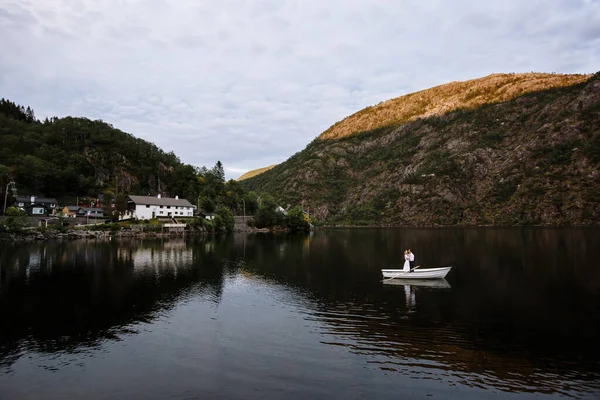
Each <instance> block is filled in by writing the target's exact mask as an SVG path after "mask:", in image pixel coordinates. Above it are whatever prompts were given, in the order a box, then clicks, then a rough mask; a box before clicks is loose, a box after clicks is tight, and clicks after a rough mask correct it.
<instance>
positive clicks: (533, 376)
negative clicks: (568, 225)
mask: <svg viewBox="0 0 600 400" xmlns="http://www.w3.org/2000/svg"><path fill="white" fill-rule="evenodd" d="M406 237H409V238H410V241H411V244H410V245H407V246H402V245H398V243H407V242H408V240H407V239H405V238H406ZM305 241H306V238H305V237H295V236H285V235H280V236H277V235H275V236H269V235H247V237H245V240H244V242H245V243H244V244H245V255H246V256H245V259H246V260H247V265H246V267H245V268H246V269H247V270H248V271H250V272H252V273H254V274H255V275H257V276H263V277H267V278H269V280H271V281H273V280H275V281H278V282H280V283H281V284H283V285H285V286H287V287H292V288H296V289H297V290H298V294H299V295H300V296H301V297H303V298H304V300H303V301H304V303H303V304H302V306H303V307H306V308H308V309H309V310H310V312H309V314H310V317H309V318H312V319H315V320H317V321H319V322H321V323H323V326H324V328H323V333H325V334H326V335H327V336H329V337H330V338H328V339H326V340H327V341H328V343H331V344H339V345H343V346H347V347H348V348H350V349H352V351H355V352H359V353H364V354H367V355H369V354H373V355H377V357H374V358H375V359H374V361H373V362H374V363H379V364H378V365H379V366H380V367H381V368H385V369H395V370H399V371H402V372H407V371H410V370H411V368H413V367H415V368H425V369H426V370H427V369H428V370H429V371H430V372H431V374H432V375H435V374H443V373H444V371H446V370H450V371H457V374H459V375H460V374H463V375H464V376H465V379H467V378H466V377H467V376H469V379H472V378H473V376H475V375H479V378H480V379H481V380H482V381H481V382H480V384H481V385H483V386H485V385H492V386H495V387H498V388H501V389H502V390H508V391H510V390H518V391H542V392H543V391H548V392H552V393H561V390H562V389H561V385H564V384H566V382H567V381H569V380H574V381H578V382H580V383H581V382H582V381H588V382H584V383H583V387H584V388H585V387H587V388H588V389H590V388H593V389H594V390H598V389H600V384H599V383H598V381H599V380H598V378H599V377H600V367H599V365H598V360H600V347H598V346H595V345H594V343H596V340H597V338H598V337H599V336H600V332H599V324H598V320H597V319H596V320H593V319H591V320H590V318H589V316H590V315H592V316H593V315H597V313H596V312H595V311H594V308H595V307H597V306H598V299H597V294H596V293H597V290H598V283H599V282H600V279H599V278H600V275H599V274H600V271H599V270H598V269H597V268H595V265H591V262H592V261H593V260H596V259H597V258H598V257H597V255H600V254H598V251H599V250H600V246H598V245H600V243H599V241H600V238H598V237H597V235H594V232H593V231H586V230H545V229H456V230H454V229H443V230H440V229H411V230H369V229H355V230H345V231H341V230H340V231H336V230H332V231H323V232H318V233H317V234H316V235H314V236H313V237H312V238H311V239H310V251H307V250H306V249H307V245H306V243H305ZM283 242H285V246H282V243H283ZM241 243H242V240H238V241H237V242H236V243H235V246H236V249H237V251H238V254H240V248H241ZM409 246H410V247H411V248H412V249H413V250H415V252H417V257H418V260H419V261H418V262H420V263H423V264H424V265H432V266H434V265H443V264H451V265H454V266H455V268H454V270H453V271H452V273H451V274H450V275H449V276H448V280H449V281H451V283H452V290H447V291H440V290H435V289H428V288H421V287H417V288H414V289H413V292H411V293H410V297H409V298H408V303H409V306H412V296H413V295H414V296H415V300H416V306H415V307H414V308H415V310H416V312H415V313H412V314H408V313H407V312H406V310H407V308H409V307H407V305H406V304H405V303H406V301H407V300H406V296H405V293H404V291H403V289H402V287H401V286H400V287H383V288H382V285H381V283H380V279H381V275H380V271H379V270H380V269H381V268H383V267H386V266H388V265H390V264H391V263H392V262H393V260H400V259H401V255H402V251H403V248H404V247H409ZM282 248H284V249H285V252H284V256H283V257H282V252H281V249H282ZM417 249H419V250H417ZM307 289H308V291H307ZM331 337H332V338H331ZM381 357H383V358H384V361H383V362H382V361H381ZM548 360H552V361H551V362H548ZM574 370H577V371H574ZM541 371H543V373H541V374H540V372H541ZM584 372H585V373H584ZM551 375H555V377H554V378H553V379H549V378H547V377H548V376H551ZM544 376H545V377H546V378H544ZM467 384H472V385H477V383H476V382H467ZM570 390H573V389H572V388H571V389H570ZM590 390H591V389H590Z"/></svg>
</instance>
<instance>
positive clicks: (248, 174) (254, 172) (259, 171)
mask: <svg viewBox="0 0 600 400" xmlns="http://www.w3.org/2000/svg"><path fill="white" fill-rule="evenodd" d="M275 165H277V164H273V165H269V166H268V167H263V168H258V169H253V170H252V171H248V172H246V173H245V174H244V175H242V176H240V177H239V178H237V180H238V181H243V180H244V179H248V178H252V177H253V176H256V175H258V174H262V173H263V172H265V171H268V170H270V169H271V168H273V167H274V166H275Z"/></svg>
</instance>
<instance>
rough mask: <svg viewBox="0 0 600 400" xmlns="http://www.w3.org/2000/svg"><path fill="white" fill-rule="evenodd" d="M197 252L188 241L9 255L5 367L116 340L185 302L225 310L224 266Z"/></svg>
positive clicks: (2, 308) (69, 245) (2, 272)
mask: <svg viewBox="0 0 600 400" xmlns="http://www.w3.org/2000/svg"><path fill="white" fill-rule="evenodd" d="M193 249H194V248H190V247H188V245H187V244H186V243H185V242H183V241H181V242H177V241H175V242H140V241H137V242H136V241H123V242H119V243H118V244H113V243H110V242H84V241H77V242H64V243H51V244H35V245H30V246H15V247H9V248H8V249H6V250H8V251H3V252H2V255H1V257H0V276H1V277H2V281H1V282H0V283H1V285H0V320H1V321H3V324H2V329H0V365H1V364H4V365H7V364H8V365H10V364H11V363H12V362H13V361H14V360H15V357H18V355H19V354H21V353H22V352H24V351H36V352H46V353H53V352H57V351H60V352H65V351H66V352H70V351H80V350H81V349H80V347H82V346H83V347H97V346H98V345H99V344H100V343H101V342H102V341H103V340H106V339H109V340H117V339H118V336H119V334H122V333H131V332H133V331H135V328H134V327H135V325H136V323H139V322H148V321H151V320H152V319H154V318H156V317H157V316H158V315H160V314H161V313H162V312H164V311H165V310H168V309H169V308H171V307H173V306H174V305H175V304H176V303H177V302H178V301H181V299H182V298H185V297H189V296H199V297H200V298H203V299H205V300H207V301H209V302H213V303H218V302H219V300H220V297H221V293H222V290H223V279H222V273H221V271H220V268H221V263H220V262H219V261H218V260H217V259H214V258H212V257H207V256H206V254H207V253H205V252H201V254H198V252H197V251H196V252H194V250H193ZM199 264H202V266H203V268H201V269H198V268H195V267H197V266H198V265H199Z"/></svg>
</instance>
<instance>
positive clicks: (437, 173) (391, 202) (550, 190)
mask: <svg viewBox="0 0 600 400" xmlns="http://www.w3.org/2000/svg"><path fill="white" fill-rule="evenodd" d="M243 185H244V186H245V187H246V188H248V189H251V190H256V191H264V192H268V193H270V194H271V195H273V196H274V197H275V198H276V200H277V201H278V202H279V203H280V204H282V205H288V204H289V205H294V204H303V206H304V208H305V209H308V210H309V211H310V213H311V216H313V217H315V218H316V219H319V220H321V221H324V222H325V223H328V224H351V225H360V224H376V225H407V226H432V225H527V224H540V225H600V73H598V74H595V75H593V76H591V75H559V74H495V75H490V76H488V77H485V78H481V79H475V80H471V81H466V82H453V83H449V84H446V85H441V86H437V87H434V88H431V89H428V90H424V91H421V92H417V93H412V94H409V95H406V96H402V97H399V98H396V99H393V100H389V101H386V102H383V103H380V104H379V105H377V106H373V107H367V108H365V109H364V110H361V111H359V112H357V113H355V114H353V115H351V116H349V117H348V118H346V119H344V120H343V121H340V122H338V123H336V124H334V125H333V126H332V127H331V128H329V129H328V130H326V131H325V132H323V133H322V134H321V135H320V136H319V137H318V138H317V139H315V140H314V141H313V142H311V143H310V144H309V145H308V146H307V147H306V148H305V149H304V150H303V151H301V152H299V153H297V154H295V155H294V156H292V157H291V158H290V159H288V160H287V161H285V162H283V163H281V164H279V165H277V166H275V167H274V168H273V169H271V170H269V171H266V172H264V173H262V174H260V175H257V176H255V177H252V178H249V179H245V180H244V181H243Z"/></svg>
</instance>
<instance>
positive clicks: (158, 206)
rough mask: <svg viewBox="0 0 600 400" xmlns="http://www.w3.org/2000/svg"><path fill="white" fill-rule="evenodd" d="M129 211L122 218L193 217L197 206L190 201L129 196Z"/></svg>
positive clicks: (176, 198)
mask: <svg viewBox="0 0 600 400" xmlns="http://www.w3.org/2000/svg"><path fill="white" fill-rule="evenodd" d="M126 201H127V211H125V214H124V215H123V216H122V217H121V219H151V218H172V217H173V218H177V217H193V216H194V209H195V207H194V206H193V205H192V203H190V202H189V201H187V200H185V199H180V198H179V196H175V198H174V199H173V198H169V197H165V198H162V197H161V195H160V194H159V195H158V196H156V197H153V196H127V199H126Z"/></svg>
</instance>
